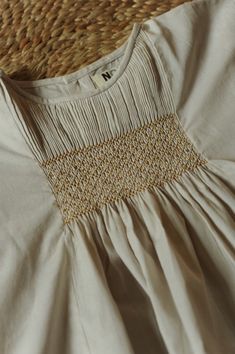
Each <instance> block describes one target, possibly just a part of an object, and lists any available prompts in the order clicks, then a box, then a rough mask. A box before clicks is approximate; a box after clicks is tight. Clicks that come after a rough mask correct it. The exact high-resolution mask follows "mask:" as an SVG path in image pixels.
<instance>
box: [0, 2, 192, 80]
mask: <svg viewBox="0 0 235 354" xmlns="http://www.w3.org/2000/svg"><path fill="white" fill-rule="evenodd" d="M188 1H190V0H147V1H144V0H132V1H129V0H121V1H120V0H111V1H107V0H100V1H94V0H91V1H89V0H85V1H84V0H64V1H62V0H30V1H29V0H24V1H23V0H20V1H19V0H11V1H9V0H8V1H5V0H3V1H1V2H0V68H2V69H3V70H4V71H5V73H7V74H8V75H9V76H10V77H11V78H14V79H19V80H34V79H41V78H47V77H55V76H59V75H65V74H69V73H71V72H74V71H76V70H78V69H80V68H82V67H84V66H86V65H88V64H90V63H92V62H94V61H96V60H97V59H99V58H100V57H102V56H104V55H106V54H108V53H110V52H112V51H113V50H115V49H116V48H118V47H120V46H121V44H122V43H124V41H125V40H126V39H127V37H128V36H129V34H130V31H131V28H132V25H133V23H134V22H143V21H145V20H147V19H149V18H150V17H153V16H157V15H160V14H162V13H164V12H166V11H169V10H170V9H172V8H174V7H176V6H178V5H180V4H182V3H184V2H188Z"/></svg>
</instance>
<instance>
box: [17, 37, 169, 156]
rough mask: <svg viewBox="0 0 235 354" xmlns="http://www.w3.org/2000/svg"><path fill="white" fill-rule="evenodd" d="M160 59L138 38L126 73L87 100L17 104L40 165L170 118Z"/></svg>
mask: <svg viewBox="0 0 235 354" xmlns="http://www.w3.org/2000/svg"><path fill="white" fill-rule="evenodd" d="M168 89H169V88H168V85H167V82H166V81H165V77H164V73H163V69H162V67H161V63H160V59H159V57H158V56H153V52H152V49H151V48H150V47H149V45H147V42H146V41H145V34H144V33H142V32H140V34H139V36H138V38H137V40H136V42H135V45H134V48H133V51H132V53H131V57H130V59H129V62H128V63H127V65H126V67H125V70H124V72H123V73H122V74H121V75H120V76H119V77H118V78H117V80H116V81H115V82H114V83H113V85H112V86H110V87H109V88H108V89H106V90H104V91H102V92H100V93H98V94H94V95H92V96H89V97H83V98H82V97H80V98H78V99H73V100H66V101H60V102H56V103H54V104H47V103H46V104H44V103H39V102H33V101H25V100H21V99H19V98H18V97H17V98H16V101H15V104H16V105H17V108H18V110H19V111H20V112H21V117H20V115H19V118H21V119H23V121H24V122H22V123H23V124H24V125H25V127H26V129H27V130H28V135H30V145H31V147H32V149H33V152H34V154H35V155H36V157H37V159H38V160H39V161H41V162H43V161H45V160H48V159H51V158H54V157H56V156H58V155H61V154H64V153H66V152H68V151H71V150H76V149H81V148H84V147H87V146H90V145H95V144H99V143H101V142H103V141H106V140H109V139H112V138H114V137H117V136H120V135H122V134H124V133H126V132H128V131H130V130H133V129H136V128H138V127H140V126H143V125H144V124H147V123H149V122H151V121H153V120H155V119H156V118H157V117H162V116H164V115H168V114H169V113H172V111H173V110H174V106H173V102H172V99H171V96H170V94H169V91H168Z"/></svg>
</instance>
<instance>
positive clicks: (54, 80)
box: [0, 22, 142, 105]
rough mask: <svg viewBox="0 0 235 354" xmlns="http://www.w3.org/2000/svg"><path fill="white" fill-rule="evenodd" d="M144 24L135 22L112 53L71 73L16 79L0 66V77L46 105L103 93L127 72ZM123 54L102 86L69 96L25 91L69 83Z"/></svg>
mask: <svg viewBox="0 0 235 354" xmlns="http://www.w3.org/2000/svg"><path fill="white" fill-rule="evenodd" d="M141 26H142V24H141V23H139V22H134V23H133V26H132V30H131V34H130V35H129V37H128V38H127V40H126V41H125V42H124V43H123V44H122V45H121V46H120V47H118V48H116V49H115V50H114V51H112V52H111V53H108V54H106V55H104V56H102V57H101V58H99V59H97V60H96V61H94V62H92V63H91V64H88V65H86V66H85V67H83V68H81V69H78V70H76V71H74V72H72V73H70V74H66V75H62V76H56V77H51V78H44V79H37V80H15V79H12V78H10V77H9V76H8V75H7V74H6V73H5V72H4V70H3V69H1V68H0V77H2V78H3V79H6V81H7V82H8V83H9V85H11V86H12V88H13V90H15V91H17V92H18V94H19V95H20V96H23V97H25V98H28V99H29V100H30V101H33V102H36V103H41V104H45V105H50V104H55V103H60V102H68V101H76V100H80V99H83V98H89V97H92V96H97V95H101V94H102V93H103V92H104V91H106V90H109V89H111V87H112V86H113V85H114V84H115V82H116V81H117V80H119V78H120V77H121V76H122V74H123V73H124V72H125V69H126V67H127V65H128V63H129V61H130V59H131V57H132V53H133V50H134V45H135V42H136V39H137V36H138V34H139V32H140V29H141ZM120 56H122V58H121V61H120V63H119V65H118V67H117V70H116V72H115V74H114V75H113V76H112V77H111V78H110V79H109V80H108V81H107V82H106V83H105V84H104V85H103V86H102V87H101V88H91V89H89V90H87V91H86V92H81V93H79V94H75V95H68V96H60V97H51V98H50V97H47V98H45V97H42V96H40V95H37V96H36V95H33V94H31V93H29V92H27V91H24V90H23V88H24V87H39V86H47V85H50V84H60V83H63V84H68V83H70V82H72V81H74V80H76V79H80V78H81V77H83V76H84V75H87V74H89V73H90V72H91V71H93V70H94V69H96V68H98V67H100V66H102V65H103V64H106V63H108V62H110V61H112V60H114V59H116V58H118V57H120Z"/></svg>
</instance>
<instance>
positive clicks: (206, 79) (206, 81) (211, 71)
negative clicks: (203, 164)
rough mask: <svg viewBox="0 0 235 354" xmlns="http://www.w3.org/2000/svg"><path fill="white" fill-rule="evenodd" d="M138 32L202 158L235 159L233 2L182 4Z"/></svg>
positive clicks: (209, 0) (206, 0)
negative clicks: (151, 48) (144, 36)
mask: <svg viewBox="0 0 235 354" xmlns="http://www.w3.org/2000/svg"><path fill="white" fill-rule="evenodd" d="M143 30H144V31H145V33H146V34H147V36H148V38H149V39H150V41H151V43H152V45H153V46H154V48H155V49H156V50H157V53H158V55H159V57H160V59H161V61H162V66H163V68H164V70H165V74H166V77H167V81H168V84H169V87H170V90H171V93H172V97H173V101H174V104H175V109H176V112H177V113H178V116H179V118H180V120H181V122H182V124H183V126H184V128H185V130H186V131H187V133H188V135H189V136H190V137H191V138H192V140H193V141H194V142H195V144H196V145H197V146H198V148H200V150H201V152H203V153H204V154H205V155H206V157H207V158H209V159H214V160H217V159H218V160H219V159H223V160H229V161H233V162H235V40H234V38H235V37H234V34H235V1H233V0H194V1H191V2H186V3H184V4H182V5H180V6H178V7H176V8H174V9H172V10H170V11H168V12H165V13H163V14H162V15H160V16H156V17H153V18H150V19H149V20H147V21H145V22H144V23H143Z"/></svg>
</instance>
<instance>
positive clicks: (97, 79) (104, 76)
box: [90, 68, 117, 87]
mask: <svg viewBox="0 0 235 354" xmlns="http://www.w3.org/2000/svg"><path fill="white" fill-rule="evenodd" d="M116 70H117V69H116V68H112V69H107V70H104V71H102V72H101V73H96V74H94V75H90V78H91V79H92V81H93V82H94V84H95V85H96V86H97V87H102V86H103V85H104V84H105V82H107V81H108V80H110V79H111V77H112V76H113V74H114V73H115V71H116Z"/></svg>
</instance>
